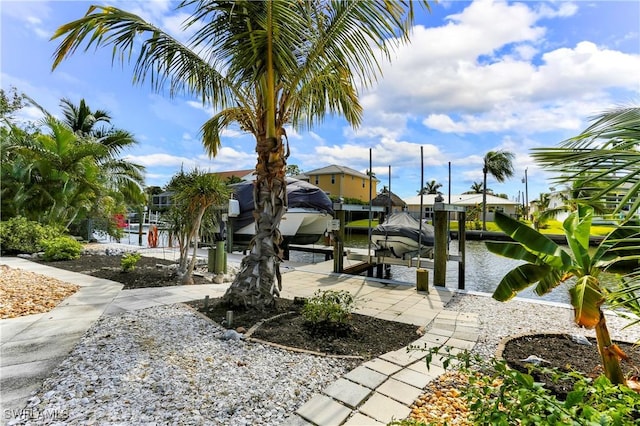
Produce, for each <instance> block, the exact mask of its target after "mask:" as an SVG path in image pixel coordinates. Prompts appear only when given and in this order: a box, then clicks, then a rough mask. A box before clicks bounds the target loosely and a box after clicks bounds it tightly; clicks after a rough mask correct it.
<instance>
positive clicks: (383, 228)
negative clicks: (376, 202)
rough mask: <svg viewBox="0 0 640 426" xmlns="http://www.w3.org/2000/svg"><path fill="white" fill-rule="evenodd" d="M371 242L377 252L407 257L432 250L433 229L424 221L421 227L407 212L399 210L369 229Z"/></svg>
mask: <svg viewBox="0 0 640 426" xmlns="http://www.w3.org/2000/svg"><path fill="white" fill-rule="evenodd" d="M371 242H372V243H373V244H375V245H376V246H377V247H378V250H377V252H378V254H383V255H387V254H390V255H391V256H393V257H397V258H400V259H408V258H411V257H414V256H423V255H424V254H425V253H427V252H429V251H432V250H433V245H434V243H435V231H434V228H433V226H431V225H428V224H425V223H423V224H422V227H421V226H420V222H418V221H417V220H416V219H414V218H413V217H412V216H411V215H410V214H409V213H407V212H399V213H394V214H392V215H391V216H389V217H388V218H387V220H385V221H384V222H383V223H382V224H380V225H378V226H376V227H375V228H374V229H373V230H372V231H371Z"/></svg>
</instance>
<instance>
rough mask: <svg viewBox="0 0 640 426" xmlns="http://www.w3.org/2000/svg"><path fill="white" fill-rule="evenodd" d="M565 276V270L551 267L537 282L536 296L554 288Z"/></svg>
mask: <svg viewBox="0 0 640 426" xmlns="http://www.w3.org/2000/svg"><path fill="white" fill-rule="evenodd" d="M564 278H565V271H563V270H560V269H552V270H550V271H549V273H548V274H547V275H546V276H545V277H544V278H542V279H541V280H540V282H538V285H537V286H536V288H535V293H536V294H537V295H538V296H544V295H545V294H547V293H549V292H550V291H551V290H553V289H554V288H556V287H557V286H559V285H560V283H562V281H563V280H564Z"/></svg>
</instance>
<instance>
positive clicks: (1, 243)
mask: <svg viewBox="0 0 640 426" xmlns="http://www.w3.org/2000/svg"><path fill="white" fill-rule="evenodd" d="M62 234H63V233H62V230H60V229H58V228H56V227H53V226H49V225H41V224H40V223H38V222H35V221H32V220H27V219H26V218H24V217H22V216H16V217H12V218H11V219H9V220H7V221H4V222H0V249H1V250H2V253H4V254H19V253H28V254H31V253H37V252H39V251H42V250H43V248H44V247H43V246H42V240H44V239H51V238H55V237H60V236H62Z"/></svg>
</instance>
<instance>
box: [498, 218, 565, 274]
mask: <svg viewBox="0 0 640 426" xmlns="http://www.w3.org/2000/svg"><path fill="white" fill-rule="evenodd" d="M495 222H496V224H497V225H498V227H500V229H501V230H502V231H503V232H504V233H505V234H507V235H509V236H510V237H511V238H513V239H514V240H515V241H517V242H519V243H520V244H522V245H523V246H524V247H525V248H526V249H527V250H528V251H530V252H532V253H533V254H535V255H536V256H538V257H539V258H540V260H541V261H542V262H543V263H546V264H547V265H550V266H554V267H556V268H561V267H563V265H565V264H566V262H567V261H569V259H568V258H567V255H566V253H564V251H562V249H561V248H560V246H558V245H557V244H556V243H554V242H553V241H551V240H550V239H549V238H547V237H546V236H544V235H542V234H541V233H540V232H538V231H536V230H535V229H532V228H530V227H529V226H527V225H526V224H524V223H522V222H519V221H517V220H515V219H512V218H510V217H509V216H507V215H505V214H503V213H499V212H498V213H496V216H495Z"/></svg>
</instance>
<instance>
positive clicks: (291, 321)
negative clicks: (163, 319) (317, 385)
mask: <svg viewBox="0 0 640 426" xmlns="http://www.w3.org/2000/svg"><path fill="white" fill-rule="evenodd" d="M208 303H209V306H208V307H207V308H204V300H200V301H195V302H192V303H191V305H192V306H193V307H195V308H197V309H199V310H200V311H201V312H202V313H203V314H205V315H207V316H208V317H209V318H211V319H212V320H214V321H216V322H218V323H220V324H223V325H226V324H225V321H226V319H225V318H226V313H227V311H228V310H229V308H228V306H226V305H225V304H224V303H222V302H221V300H220V299H211V300H209V302H208ZM301 306H302V304H299V303H294V301H292V300H289V299H277V300H276V305H275V306H274V307H273V308H271V309H269V310H267V311H265V312H262V311H259V310H256V309H246V310H237V309H236V310H234V312H233V328H236V329H237V328H239V327H242V328H244V329H246V330H249V329H250V328H251V327H252V326H254V325H256V324H258V323H259V322H261V321H263V320H267V319H269V318H273V317H275V316H279V317H278V318H276V319H273V320H271V321H265V322H263V323H262V324H261V325H260V326H259V327H258V328H257V330H256V331H255V332H254V333H253V334H252V335H251V337H253V338H256V339H260V340H264V341H268V342H272V343H276V344H279V345H283V346H288V347H294V348H300V349H304V350H307V351H313V352H319V353H326V354H331V355H347V356H357V357H361V358H362V359H364V360H367V359H371V358H375V357H377V356H379V355H382V354H384V353H387V352H391V351H395V350H397V349H401V348H403V347H405V346H407V345H409V344H411V343H412V342H414V341H415V340H416V339H418V338H419V337H420V336H419V335H418V333H417V330H418V326H415V325H410V324H403V323H399V322H394V321H386V320H382V319H378V318H373V317H369V316H366V315H359V314H352V315H351V319H350V321H349V324H348V326H346V327H341V328H326V327H312V326H311V325H309V324H308V323H306V322H305V320H304V318H303V317H302V316H301V314H300V309H301Z"/></svg>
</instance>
